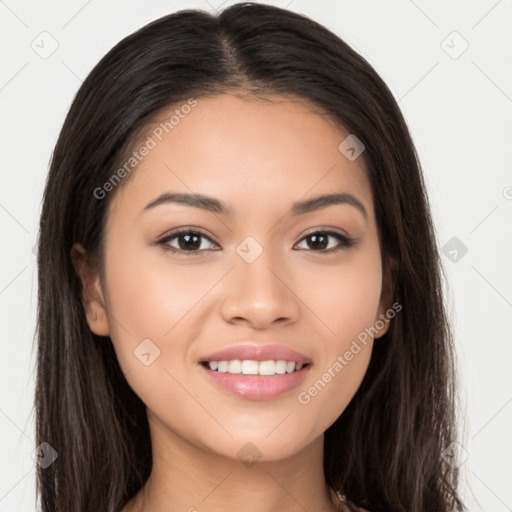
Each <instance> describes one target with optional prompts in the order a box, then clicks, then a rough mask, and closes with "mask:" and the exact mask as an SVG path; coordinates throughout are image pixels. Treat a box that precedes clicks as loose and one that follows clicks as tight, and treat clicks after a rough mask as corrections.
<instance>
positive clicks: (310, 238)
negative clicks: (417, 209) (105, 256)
mask: <svg viewBox="0 0 512 512" xmlns="http://www.w3.org/2000/svg"><path fill="white" fill-rule="evenodd" d="M329 239H335V240H337V241H338V244H337V245H334V246H332V245H331V246H330V244H329ZM174 240H177V241H178V243H177V247H176V246H173V245H171V241H174ZM203 240H207V241H208V242H209V243H210V244H213V245H214V246H215V248H219V245H218V244H217V243H216V242H214V241H213V240H212V239H211V238H210V237H209V236H208V235H206V234H204V233H202V232H201V231H197V230H194V229H190V228H183V229H180V230H177V231H174V232H172V233H169V234H168V235H166V236H165V237H164V238H162V239H160V240H159V241H158V242H157V245H160V246H162V248H163V249H164V250H166V251H171V252H174V253H182V254H183V253H184V254H186V255H187V256H189V255H190V256H192V255H197V254H199V253H200V252H203V251H205V250H207V249H208V247H204V244H203ZM303 241H306V244H307V245H309V246H310V247H312V248H313V249H309V250H313V252H320V253H333V252H337V251H341V250H343V249H348V248H349V247H353V246H354V245H355V244H356V240H355V239H354V238H350V237H348V236H345V235H342V234H341V233H337V232H335V231H327V230H324V231H314V232H313V233H309V234H308V235H306V236H305V237H304V238H302V240H301V242H300V243H303ZM208 242H207V244H206V245H208ZM303 249H304V248H302V249H301V250H303ZM306 249H307V248H306Z"/></svg>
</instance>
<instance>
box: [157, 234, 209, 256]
mask: <svg viewBox="0 0 512 512" xmlns="http://www.w3.org/2000/svg"><path fill="white" fill-rule="evenodd" d="M175 239H176V240H177V242H178V243H177V247H176V246H173V245H170V242H171V241H174V240H175ZM203 240H208V242H210V243H212V244H213V245H216V244H215V242H214V241H213V240H212V239H211V238H210V237H209V236H207V235H205V234H204V233H201V232H200V231H194V230H190V229H182V230H180V231H175V232H174V233H170V234H169V235H167V236H165V237H164V238H162V239H161V240H159V241H158V242H157V243H158V245H161V246H162V247H163V248H164V249H165V250H169V251H171V252H182V253H189V254H196V253H199V252H202V251H204V250H206V249H208V247H205V244H204V243H203ZM206 245H208V244H206Z"/></svg>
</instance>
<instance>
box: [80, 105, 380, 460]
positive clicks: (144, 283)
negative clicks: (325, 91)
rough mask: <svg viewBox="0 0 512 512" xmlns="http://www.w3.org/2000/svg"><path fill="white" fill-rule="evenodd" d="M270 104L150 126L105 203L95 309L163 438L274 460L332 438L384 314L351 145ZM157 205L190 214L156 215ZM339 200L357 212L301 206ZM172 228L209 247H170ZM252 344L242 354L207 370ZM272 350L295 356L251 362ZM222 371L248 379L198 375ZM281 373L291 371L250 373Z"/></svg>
mask: <svg viewBox="0 0 512 512" xmlns="http://www.w3.org/2000/svg"><path fill="white" fill-rule="evenodd" d="M272 99H273V102H270V101H264V100H261V99H256V98H251V99H250V100H249V99H241V98H239V97H235V96H231V95H220V96H218V97H215V98H198V99H197V100H196V101H197V104H196V105H195V106H194V107H193V108H192V107H191V108H190V109H189V108H185V109H182V110H181V111H180V112H181V114H180V115H179V116H178V117H179V121H178V122H176V119H174V122H175V124H173V126H172V129H169V126H170V125H167V132H168V133H167V132H166V130H162V127H161V125H159V123H160V121H162V122H163V123H165V122H166V121H168V120H169V118H170V116H171V115H173V114H174V113H175V110H176V108H173V109H171V110H170V111H169V113H166V115H162V116H161V118H159V119H158V121H156V123H155V125H154V127H153V128H154V129H155V130H156V131H155V130H153V129H149V130H148V133H147V135H148V136H149V137H150V138H151V140H152V141H153V143H154V144H153V143H151V142H149V140H150V139H147V138H146V139H144V141H145V142H146V145H147V147H148V148H149V149H148V151H147V152H146V151H144V150H143V151H139V153H138V155H139V156H140V153H147V154H146V155H145V156H143V157H142V158H141V159H140V163H139V164H138V166H137V168H136V170H134V171H132V172H133V175H131V176H130V179H129V180H128V181H127V182H126V183H124V184H122V186H120V185H117V186H118V187H119V190H115V191H111V192H109V193H112V194H115V195H114V196H113V201H112V203H111V204H110V208H109V211H108V217H107V223H106V228H105V229H106V245H105V260H104V262H105V267H104V268H105V274H104V280H102V281H101V282H100V280H99V279H95V280H93V281H94V284H93V289H94V290H95V291H96V292H97V297H100V299H99V300H98V302H92V303H89V305H88V308H89V312H90V314H89V315H88V321H89V325H90V327H91V329H92V330H93V331H94V332H96V333H97V334H100V335H109V336H110V338H111V340H112V343H113V345H114V347H115V351H116V354H117V357H118V359H119V362H120V365H121V367H122V369H123V371H124V372H125V374H126V378H127V380H128V382H129V384H130V386H131V387H132V388H133V389H134V391H135V392H136V393H137V394H138V396H139V397H140V398H141V399H142V400H143V402H144V403H145V404H146V406H147V409H148V419H149V421H150V426H151V428H152V431H153V433H155V432H158V433H159V435H160V436H161V437H160V438H161V439H162V440H163V439H171V438H174V439H176V436H178V437H179V438H181V439H184V440H186V441H187V442H188V443H190V444H192V445H193V446H195V447H197V448H200V449H202V450H206V451H209V452H213V453H217V454H221V455H224V456H227V457H230V458H238V459H240V458H246V457H249V458H252V459H254V458H259V457H261V458H262V460H277V459H281V458H284V457H287V456H290V455H291V454H293V453H295V452H298V451H299V450H301V449H303V448H305V447H306V446H308V445H309V444H311V443H312V442H313V441H315V440H318V439H319V438H321V436H322V434H323V432H324V431H325V430H326V429H327V428H328V427H329V426H330V425H331V424H332V423H333V422H334V421H335V420H336V419H337V418H338V417H339V416H340V414H341V413H342V412H343V410H344V409H345V408H346V406H347V404H348V403H349V402H350V400H351V399H352V397H353V396H354V394H355V392H356V390H357V388H358V387H359V385H360V383H361V381H362V379H363V377H364V374H365V372H366V369H367V366H368V363H369V360H370V355H371V349H372V341H373V339H372V335H368V332H371V331H368V329H369V328H370V327H372V326H374V325H375V323H376V321H377V320H379V318H382V317H381V314H382V313H384V311H385V310H386V307H387V306H388V305H387V304H383V303H381V302H380V298H381V292H382V291H383V290H382V268H381V254H380V247H379V241H378V235H377V227H376V220H375V214H374V207H373V201H372V195H371V190H370V186H369V182H368V180H367V177H366V175H365V169H364V163H363V160H362V158H355V159H354V155H353V152H350V150H348V151H347V147H346V146H347V145H350V144H348V141H347V142H345V145H342V149H341V150H340V149H339V146H340V143H342V141H344V139H345V138H346V137H347V136H348V135H349V133H348V132H344V131H342V130H340V129H339V128H337V127H336V126H335V125H334V124H333V122H332V121H330V120H329V119H328V118H326V117H321V116H320V115H319V114H317V113H314V112H313V111H312V110H310V109H309V108H308V107H307V106H306V104H305V103H302V102H298V101H296V102H291V101H289V100H286V99H285V98H279V97H273V98H272ZM177 108H178V110H179V106H178V107H177ZM185 111H186V112H188V113H186V114H185V113H184V112H185ZM167 114H168V115H167ZM159 126H160V129H158V127H159ZM161 132H163V133H161ZM156 134H158V136H157V135H156ZM160 139H161V140H160ZM349 141H350V139H349ZM135 149H136V150H138V149H139V148H135ZM356 149H358V148H356ZM355 155H356V156H357V153H355ZM349 157H350V158H349ZM113 188H115V187H113ZM162 194H169V195H170V194H186V195H191V198H189V199H188V200H187V201H188V202H189V203H192V202H194V203H195V204H196V206H191V204H188V205H187V204H184V203H183V202H172V201H170V200H165V197H164V199H162V200H160V201H158V202H157V204H155V203H154V202H155V200H157V199H158V198H161V197H162ZM194 194H197V196H194ZM330 194H345V197H349V199H348V200H347V201H341V202H337V203H332V202H329V203H328V202H325V203H322V202H321V201H320V202H317V203H311V204H310V206H311V208H308V207H304V208H300V207H295V208H294V205H296V204H306V205H307V204H308V202H309V201H311V200H312V199H314V198H317V197H318V196H322V195H330ZM199 195H201V196H208V197H209V198H211V199H209V200H208V201H206V200H202V201H199V200H198V196H199ZM168 197H170V196H168ZM350 197H352V198H353V199H350ZM152 203H153V205H152V206H148V205H151V204H152ZM219 204H220V205H222V210H221V208H220V207H219V206H218V205H219ZM313 206H314V207H313ZM178 229H186V231H190V230H193V231H198V232H200V235H196V236H194V235H193V234H192V235H190V234H189V233H188V234H187V233H184V234H182V235H179V236H174V237H172V236H171V235H172V234H173V232H174V231H176V230H178ZM338 235H339V236H340V237H341V238H338ZM343 237H345V238H349V239H353V245H352V246H348V245H344V238H343ZM331 249H337V250H331ZM101 301H103V302H104V303H105V304H106V308H107V310H108V314H103V312H102V310H101V308H100V307H99V304H100V302H101ZM92 310H94V312H92ZM91 312H92V313H91ZM379 324H380V325H382V322H379ZM387 327H388V323H387V322H385V326H384V327H383V328H381V330H380V331H378V333H377V335H376V337H380V336H381V335H382V334H383V333H384V332H385V331H386V330H387ZM365 329H366V331H365ZM373 332H374V331H373ZM363 340H364V342H363ZM242 345H243V346H249V352H244V353H236V352H235V353H233V354H228V355H224V356H221V357H210V356H211V355H212V354H213V353H215V352H217V351H221V350H225V349H227V348H234V349H235V350H236V349H237V348H239V347H240V346H242ZM270 345H280V346H282V348H283V347H284V348H283V350H284V352H278V351H276V352H269V353H265V352H262V353H261V352H259V353H258V352H254V350H253V352H251V351H250V349H251V348H252V349H255V348H256V349H258V348H262V347H263V348H268V346H270ZM286 349H288V350H291V351H295V352H286ZM297 353H298V354H301V355H302V356H305V358H306V359H305V361H308V362H309V364H307V365H304V366H303V367H302V369H301V370H299V371H295V372H293V371H292V370H293V368H296V367H295V365H294V364H291V365H290V364H287V365H284V364H283V363H277V364H275V363H264V364H260V363H259V362H257V363H256V365H255V363H241V364H239V363H237V362H234V363H231V361H233V360H237V359H239V360H250V361H253V360H256V361H258V360H261V361H268V360H271V361H275V360H284V361H287V362H288V363H297V362H298V361H299V359H298V358H299V356H298V354H297ZM223 358H224V359H223ZM219 359H220V360H226V361H228V363H227V364H226V363H221V364H220V365H219V366H220V369H221V370H225V368H226V366H227V367H228V369H229V370H231V371H234V372H236V371H238V370H239V369H240V368H241V367H242V368H244V371H246V372H249V373H248V374H244V373H242V374H231V373H229V372H227V373H223V372H218V371H214V370H211V369H207V368H206V367H205V363H204V361H206V360H219ZM305 361H303V362H305ZM285 366H287V370H288V371H292V373H284V374H278V375H260V374H258V375H255V374H251V372H254V371H256V372H261V373H265V372H268V373H272V372H274V371H276V370H277V371H278V372H282V371H283V368H284V367H285ZM213 367H215V364H214V363H213ZM221 383H224V384H223V385H221ZM247 443H252V444H247Z"/></svg>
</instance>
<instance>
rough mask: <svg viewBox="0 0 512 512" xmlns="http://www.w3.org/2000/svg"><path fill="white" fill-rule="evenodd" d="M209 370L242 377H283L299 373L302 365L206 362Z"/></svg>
mask: <svg viewBox="0 0 512 512" xmlns="http://www.w3.org/2000/svg"><path fill="white" fill-rule="evenodd" d="M208 367H209V368H210V370H216V371H217V372H219V373H232V374H239V373H242V374H244V375H283V374H285V373H292V372H295V371H299V370H300V369H301V368H302V367H303V365H302V364H296V363H295V362H294V361H284V360H282V359H280V360H279V361H273V360H269V361H253V360H249V359H244V360H243V361H241V360H240V359H233V360H231V361H208Z"/></svg>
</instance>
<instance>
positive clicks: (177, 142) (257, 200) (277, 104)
mask: <svg viewBox="0 0 512 512" xmlns="http://www.w3.org/2000/svg"><path fill="white" fill-rule="evenodd" d="M195 102H196V104H195V106H193V107H187V108H184V107H183V106H181V107H180V105H175V106H173V107H172V108H169V109H167V110H165V111H162V112H161V113H159V114H158V116H157V117H155V119H153V120H152V122H151V124H150V125H149V126H148V128H147V130H146V131H145V133H144V136H143V137H141V139H140V140H141V143H140V144H145V145H146V146H147V147H150V149H149V150H148V151H146V152H145V153H146V154H145V156H143V157H142V158H140V162H138V164H137V167H136V169H135V170H134V171H133V175H132V176H130V179H129V180H128V181H127V183H126V186H123V187H121V189H120V190H119V191H118V192H119V194H116V198H114V203H116V204H117V203H119V202H122V203H124V204H128V205H129V206H130V210H132V211H134V210H137V211H140V210H142V209H143V208H144V206H145V205H146V204H147V203H148V202H149V201H151V200H152V199H155V197H156V196H158V195H160V194H162V193H163V192H171V191H172V192H184V193H198V194H205V195H209V196H214V197H216V198H218V199H219V200H220V201H221V202H223V203H225V204H226V205H227V206H228V207H229V210H230V212H231V213H232V214H233V215H234V216H244V215H253V214H254V213H255V211H254V208H257V209H258V211H259V212H260V213H261V207H262V206H263V205H265V208H266V209H272V207H273V206H275V207H276V208H282V207H283V206H284V205H285V204H288V203H290V204H291V203H292V202H296V201H297V200H299V199H301V198H302V199H304V198H307V197H309V196H316V195H319V194H326V193H334V192H336V193H348V194H353V195H355V196H357V197H358V199H359V200H360V201H361V202H362V203H363V204H364V206H365V208H366V210H367V211H368V214H369V215H370V217H372V216H373V204H372V197H371V190H370V186H369V182H368V179H367V174H366V168H365V164H364V161H363V159H362V158H357V159H356V160H353V161H351V160H349V159H348V158H347V157H346V156H345V155H344V154H343V153H342V152H341V151H340V149H339V145H340V143H341V142H342V141H343V140H344V139H345V138H346V137H347V136H348V135H349V132H348V131H346V130H345V129H344V128H343V127H342V126H340V125H338V124H337V123H335V122H334V121H333V119H332V118H331V117H329V116H327V115H325V114H322V113H320V111H319V110H318V109H315V108H314V107H312V106H311V105H309V104H308V103H306V102H305V101H301V100H298V99H297V100H295V99H289V98H284V97H280V96H267V98H266V99H262V98H256V97H245V98H240V97H237V96H233V95H228V94H222V95H219V96H215V97H207V98H197V99H196V100H195ZM184 105H186V103H184ZM140 144H139V146H137V147H138V148H140V147H141V146H140ZM135 149H137V148H135ZM117 196H119V197H117ZM114 206H115V205H114Z"/></svg>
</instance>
